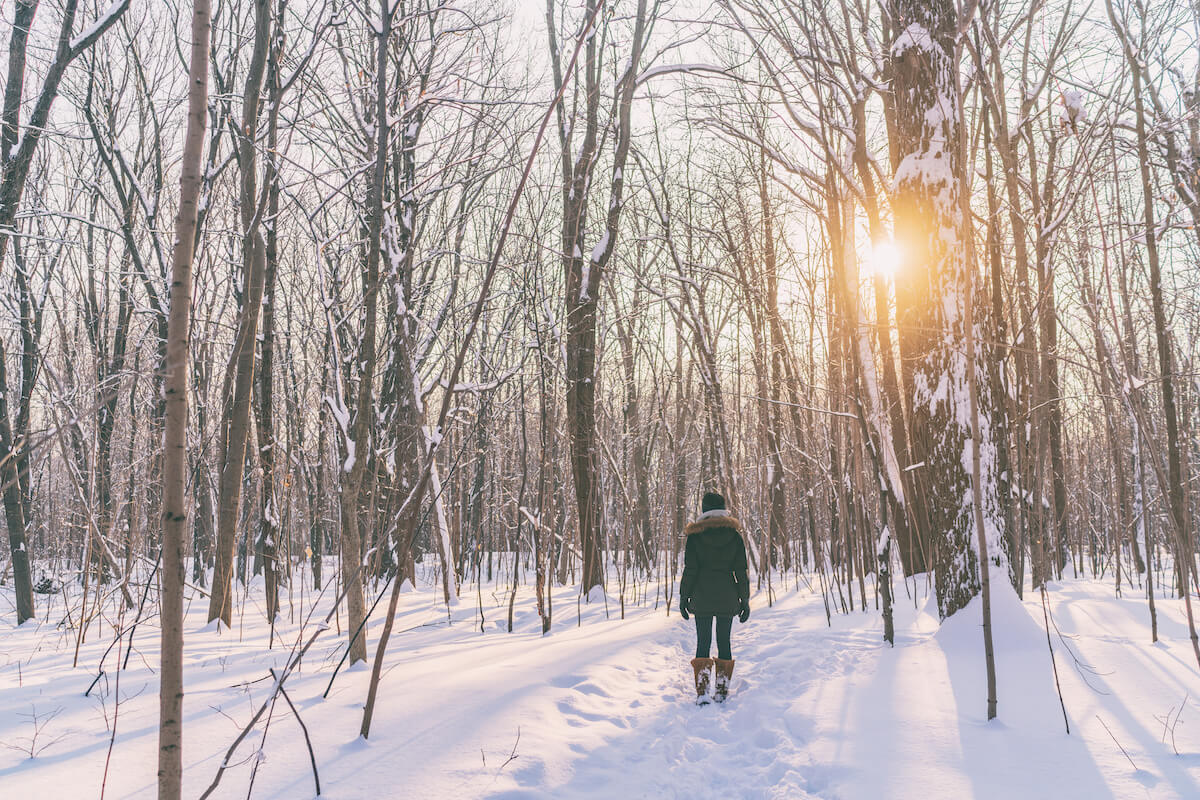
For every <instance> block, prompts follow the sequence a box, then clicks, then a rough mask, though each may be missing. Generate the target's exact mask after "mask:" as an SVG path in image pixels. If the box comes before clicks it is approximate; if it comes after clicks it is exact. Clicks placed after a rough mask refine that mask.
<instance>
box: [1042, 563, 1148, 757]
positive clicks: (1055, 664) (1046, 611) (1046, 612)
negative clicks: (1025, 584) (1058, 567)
mask: <svg viewBox="0 0 1200 800" xmlns="http://www.w3.org/2000/svg"><path fill="white" fill-rule="evenodd" d="M1041 588H1042V619H1044V620H1045V622H1046V647H1048V648H1049V649H1050V666H1052V667H1053V668H1054V688H1055V689H1056V690H1057V691H1058V704H1059V705H1060V706H1062V712H1063V724H1064V725H1066V726H1067V736H1070V735H1071V721H1070V720H1069V719H1067V704H1066V703H1065V702H1064V701H1063V694H1062V685H1061V684H1060V683H1059V682H1058V662H1057V661H1056V660H1055V659H1054V645H1053V644H1052V643H1051V641H1050V611H1049V609H1048V608H1047V606H1046V586H1045V584H1043V585H1042V587H1041ZM1056 630H1057V629H1056ZM1135 769H1136V767H1135Z"/></svg>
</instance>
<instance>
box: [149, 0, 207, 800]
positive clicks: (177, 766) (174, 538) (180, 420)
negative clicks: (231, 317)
mask: <svg viewBox="0 0 1200 800" xmlns="http://www.w3.org/2000/svg"><path fill="white" fill-rule="evenodd" d="M211 27H212V20H211V17H210V13H209V2H208V0H195V2H194V3H193V5H192V49H191V61H190V65H189V70H188V117H187V134H186V137H185V139H184V143H183V164H182V171H181V173H180V177H179V212H178V215H177V216H176V218H175V252H174V259H173V264H172V267H171V293H170V311H169V317H168V322H167V358H166V363H165V365H164V366H165V373H166V375H165V378H164V382H163V386H164V392H165V394H166V400H167V402H166V427H165V429H164V433H163V488H162V496H163V548H162V552H163V566H162V610H161V612H160V617H161V620H162V636H161V647H162V651H161V652H162V657H161V671H160V679H161V683H160V688H159V695H158V696H159V714H158V798H159V800H179V796H180V791H181V784H182V780H183V583H184V578H183V554H184V547H185V544H186V539H185V535H186V531H187V517H188V514H187V512H188V508H187V495H186V490H187V484H186V476H187V468H188V460H187V421H188V402H187V371H188V337H189V330H190V321H189V316H190V312H191V303H192V257H193V248H194V243H195V239H196V237H195V228H196V220H197V214H198V210H199V209H198V206H199V195H200V182H201V173H200V156H201V151H202V149H203V147H204V124H205V122H206V121H207V113H208V47H209V35H210V33H211Z"/></svg>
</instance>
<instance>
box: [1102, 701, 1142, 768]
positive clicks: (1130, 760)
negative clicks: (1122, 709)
mask: <svg viewBox="0 0 1200 800" xmlns="http://www.w3.org/2000/svg"><path fill="white" fill-rule="evenodd" d="M1096 719H1099V720H1100V724H1101V725H1104V730H1106V731H1108V735H1109V736H1111V737H1112V740H1113V742H1115V743H1116V745H1117V747H1120V748H1121V752H1122V753H1125V748H1124V747H1121V743H1120V742H1118V741H1117V737H1115V736H1113V732H1112V731H1111V730H1109V729H1108V725H1105V724H1104V720H1102V719H1100V715H1099V714H1097V715H1096ZM1125 757H1126V758H1129V753H1125ZM1129 763H1130V764H1133V770H1134V772H1137V771H1138V765H1137V764H1134V763H1133V759H1132V758H1129Z"/></svg>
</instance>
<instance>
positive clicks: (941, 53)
mask: <svg viewBox="0 0 1200 800" xmlns="http://www.w3.org/2000/svg"><path fill="white" fill-rule="evenodd" d="M894 14H895V18H896V19H897V20H902V21H903V22H902V23H901V24H899V25H897V30H896V31H895V37H894V39H893V41H892V45H891V59H892V63H891V67H892V90H893V93H894V96H895V99H896V126H895V132H894V133H895V135H896V138H897V142H896V144H897V147H896V151H895V158H896V163H895V164H894V166H895V177H894V187H893V195H892V205H893V208H894V211H895V230H896V238H897V240H898V242H899V243H900V246H901V248H902V249H903V251H904V253H905V264H904V268H903V269H902V270H901V271H900V273H899V274H898V275H897V278H896V309H897V315H896V316H897V327H898V329H899V338H900V350H901V355H902V357H903V373H904V375H903V378H904V383H905V390H906V392H907V394H908V397H909V402H910V423H909V424H910V433H911V437H910V438H911V442H912V460H913V462H914V464H923V465H924V466H922V467H920V469H921V470H924V472H925V476H924V480H923V481H921V483H920V485H922V486H924V488H925V489H926V491H927V495H926V498H927V513H928V519H929V531H930V535H931V538H932V539H933V548H934V570H935V572H936V576H935V587H936V594H937V602H938V610H939V612H940V614H941V615H942V616H943V617H947V616H949V615H951V614H953V613H954V612H955V611H957V610H959V609H961V608H963V607H964V606H965V605H966V604H967V603H968V602H969V601H970V600H971V598H972V597H974V596H975V595H976V594H977V593H978V592H979V589H980V575H979V566H978V559H977V557H976V544H975V537H974V533H975V532H974V520H973V505H974V501H973V499H972V486H971V466H972V450H973V448H972V445H971V422H972V420H971V393H970V382H971V381H973V380H974V379H975V376H974V375H973V374H972V372H971V370H973V369H975V364H974V359H973V357H972V355H971V353H970V351H969V349H968V331H967V329H966V326H967V314H966V308H967V305H966V304H967V302H968V297H967V292H968V291H969V290H970V289H969V287H970V285H971V282H970V280H969V274H968V272H967V270H968V258H967V252H966V248H967V238H966V236H965V232H966V224H967V220H965V219H964V218H963V210H964V204H963V202H962V193H963V192H964V191H965V186H964V167H963V164H962V152H961V145H960V139H959V137H960V136H961V133H962V132H961V124H962V123H961V117H962V111H961V107H960V102H961V101H960V97H959V91H958V88H957V80H956V75H955V71H956V70H957V62H956V60H955V53H956V42H955V37H956V35H957V30H956V28H957V15H956V13H955V6H954V4H953V3H952V2H950V0H933V2H918V0H903V2H898V3H897V4H896V6H895V8H894ZM901 25H902V26H901ZM979 415H980V425H979V428H980V442H978V444H977V447H978V450H979V453H980V456H981V458H982V462H983V463H982V464H981V470H980V471H981V482H982V486H981V490H982V491H981V497H982V501H983V504H984V509H983V511H984V516H985V526H986V528H987V541H988V543H989V549H990V550H991V549H993V548H994V551H993V552H992V553H988V554H986V555H989V556H992V557H994V558H998V559H1003V552H1002V549H1001V548H1000V547H999V536H1000V535H1001V533H1002V523H1001V521H1000V516H999V514H998V513H997V511H998V508H999V505H998V502H997V496H996V483H995V450H994V446H993V444H992V442H991V431H990V426H989V424H988V409H986V408H980V409H979Z"/></svg>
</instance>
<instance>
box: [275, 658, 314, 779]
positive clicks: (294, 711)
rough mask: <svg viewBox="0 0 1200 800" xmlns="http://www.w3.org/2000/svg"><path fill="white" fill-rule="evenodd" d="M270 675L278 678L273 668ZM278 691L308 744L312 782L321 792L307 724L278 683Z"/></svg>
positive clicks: (281, 685)
mask: <svg viewBox="0 0 1200 800" xmlns="http://www.w3.org/2000/svg"><path fill="white" fill-rule="evenodd" d="M269 672H270V673H271V677H272V678H275V680H277V681H278V680H279V678H278V677H277V676H276V675H275V670H274V669H271V670H269ZM279 693H280V694H281V695H283V699H284V700H286V701H287V704H288V708H290V709H291V710H292V715H293V716H295V717H296V722H299V723H300V730H302V731H304V743H305V744H306V745H308V760H309V761H311V762H312V770H313V783H315V784H316V785H317V794H320V793H321V777H320V776H319V775H317V757H316V755H314V754H313V746H312V739H310V738H308V726H307V725H305V724H304V720H302V719H300V712H299V711H297V710H296V706H295V705H293V704H292V698H290V697H288V693H287V690H285V689H284V688H283V684H282V683H280V684H279Z"/></svg>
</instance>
